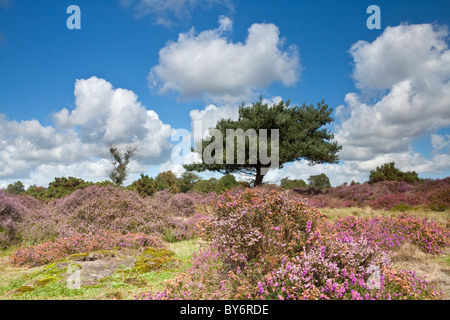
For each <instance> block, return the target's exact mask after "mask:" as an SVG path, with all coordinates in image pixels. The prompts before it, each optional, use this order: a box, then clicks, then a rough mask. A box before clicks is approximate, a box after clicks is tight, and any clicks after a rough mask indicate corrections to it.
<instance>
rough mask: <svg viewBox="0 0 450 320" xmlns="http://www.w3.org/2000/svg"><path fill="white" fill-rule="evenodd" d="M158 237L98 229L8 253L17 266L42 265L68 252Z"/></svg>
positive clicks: (135, 244) (153, 242) (146, 242)
mask: <svg viewBox="0 0 450 320" xmlns="http://www.w3.org/2000/svg"><path fill="white" fill-rule="evenodd" d="M161 245H162V243H161V241H160V240H159V239H158V238H155V237H152V236H146V235H144V234H139V233H127V234H121V233H114V232H100V233H97V234H76V235H72V236H69V237H65V238H57V239H55V240H54V241H49V242H45V243H42V244H39V245H36V246H24V247H21V248H19V249H18V250H17V251H15V252H14V254H13V255H12V256H11V262H12V263H13V264H14V265H18V266H29V267H35V266H40V265H45V264H48V263H51V262H53V261H56V260H58V259H62V258H64V257H67V256H69V255H72V254H78V253H85V252H90V251H96V250H111V249H113V248H140V247H147V246H152V247H160V246H161Z"/></svg>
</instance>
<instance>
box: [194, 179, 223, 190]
mask: <svg viewBox="0 0 450 320" xmlns="http://www.w3.org/2000/svg"><path fill="white" fill-rule="evenodd" d="M216 187H217V179H216V178H210V179H208V180H199V181H197V182H196V183H194V185H193V186H192V190H193V191H197V192H201V193H210V192H215V191H216Z"/></svg>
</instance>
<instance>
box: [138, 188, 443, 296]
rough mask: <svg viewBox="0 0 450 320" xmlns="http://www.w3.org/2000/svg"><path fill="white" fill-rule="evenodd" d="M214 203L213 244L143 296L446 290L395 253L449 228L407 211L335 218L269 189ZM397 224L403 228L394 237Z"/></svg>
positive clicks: (208, 224)
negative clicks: (399, 264) (401, 263)
mask: <svg viewBox="0 0 450 320" xmlns="http://www.w3.org/2000/svg"><path fill="white" fill-rule="evenodd" d="M213 208H214V209H213V210H214V214H213V215H212V216H211V217H208V218H207V219H205V220H204V223H203V235H204V237H205V239H206V240H209V242H208V245H207V246H204V247H203V248H202V249H201V250H199V252H198V253H197V254H196V255H195V257H194V258H193V259H192V260H191V262H192V267H191V268H189V269H188V270H187V272H186V273H185V274H184V275H182V276H180V277H178V278H176V279H174V280H173V281H171V282H169V283H168V284H167V286H166V288H165V289H164V290H162V291H157V292H146V293H143V294H142V295H139V296H136V297H135V298H136V299H439V298H440V297H441V293H440V292H438V291H437V290H436V289H435V288H434V287H433V286H431V285H430V284H429V283H427V281H426V279H423V278H421V277H419V276H417V275H416V274H415V273H414V272H409V271H405V270H400V269H397V268H395V267H394V266H393V264H392V260H391V257H392V256H393V255H394V254H395V249H396V248H398V247H399V246H400V245H401V244H402V243H404V242H405V241H411V242H414V241H415V242H417V243H423V250H425V251H427V252H431V253H434V254H438V253H440V252H441V251H442V249H443V248H445V247H446V246H448V244H449V242H448V239H449V238H448V237H449V234H448V230H447V229H445V228H444V227H443V226H441V225H439V224H436V223H434V222H432V221H426V220H421V219H415V218H414V217H409V216H401V217H399V218H398V219H393V220H392V221H383V222H384V224H383V223H376V221H365V220H363V219H353V220H343V221H340V220H338V221H337V222H335V223H330V222H328V221H326V220H325V219H324V218H323V217H322V216H321V214H320V213H319V212H318V211H317V210H316V209H315V208H313V207H310V206H308V204H307V202H306V201H303V200H302V199H301V198H299V197H296V196H292V195H290V194H289V193H287V192H279V191H277V190H267V189H263V188H258V189H252V190H250V189H247V190H244V191H241V192H227V193H222V194H221V195H218V196H217V197H216V199H215V201H214V203H213ZM397 230H400V231H402V232H403V233H402V234H401V235H400V236H398V238H395V236H396V234H397ZM379 233H380V234H379ZM402 235H403V236H402ZM388 236H390V237H391V238H390V239H389V238H388ZM391 242H392V243H393V245H390V244H391ZM374 272H375V273H374ZM374 274H375V275H378V277H374ZM374 287H375V289H374Z"/></svg>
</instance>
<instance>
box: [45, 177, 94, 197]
mask: <svg viewBox="0 0 450 320" xmlns="http://www.w3.org/2000/svg"><path fill="white" fill-rule="evenodd" d="M91 185H93V183H92V182H86V181H84V180H83V179H79V178H74V177H68V178H66V177H61V178H55V180H54V181H53V182H50V183H49V185H48V188H47V191H46V194H45V196H46V197H47V198H49V199H59V198H63V197H65V196H67V195H69V194H71V193H72V192H74V191H75V190H77V189H82V188H86V187H88V186H91Z"/></svg>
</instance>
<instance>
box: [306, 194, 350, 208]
mask: <svg viewBox="0 0 450 320" xmlns="http://www.w3.org/2000/svg"><path fill="white" fill-rule="evenodd" d="M306 201H307V204H308V206H310V207H316V208H326V207H328V208H349V207H353V206H356V203H355V201H353V200H348V199H340V198H334V197H330V196H328V195H318V196H314V197H311V198H309V199H307V200H306Z"/></svg>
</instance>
